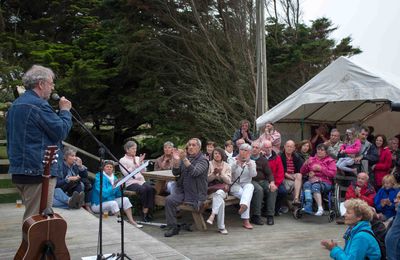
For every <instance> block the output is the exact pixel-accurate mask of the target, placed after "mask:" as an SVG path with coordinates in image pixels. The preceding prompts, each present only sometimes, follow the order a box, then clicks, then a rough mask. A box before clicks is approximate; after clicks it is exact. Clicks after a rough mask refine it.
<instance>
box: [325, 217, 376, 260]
mask: <svg viewBox="0 0 400 260" xmlns="http://www.w3.org/2000/svg"><path fill="white" fill-rule="evenodd" d="M362 230H368V231H369V232H373V231H372V229H371V225H370V224H369V222H368V221H360V222H358V223H357V225H355V226H354V227H353V228H352V229H350V228H349V229H347V231H346V234H347V239H346V238H345V240H346V244H345V245H344V249H341V248H340V247H338V246H335V247H334V248H333V249H332V250H331V254H330V256H331V258H333V259H340V260H342V259H343V260H344V259H348V260H364V259H366V257H368V259H369V260H379V259H381V250H380V248H379V244H378V242H377V241H376V239H375V238H374V237H373V236H372V235H371V234H368V233H367V232H361V231H362ZM345 236H346V235H345Z"/></svg>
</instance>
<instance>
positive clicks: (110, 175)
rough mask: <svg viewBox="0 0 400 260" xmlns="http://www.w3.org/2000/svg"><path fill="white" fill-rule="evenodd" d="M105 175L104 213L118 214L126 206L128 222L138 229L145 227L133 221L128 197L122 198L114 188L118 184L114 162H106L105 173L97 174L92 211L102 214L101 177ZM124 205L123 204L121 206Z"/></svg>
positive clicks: (103, 192)
mask: <svg viewBox="0 0 400 260" xmlns="http://www.w3.org/2000/svg"><path fill="white" fill-rule="evenodd" d="M101 174H103V185H102V186H103V187H102V195H103V196H102V201H103V203H102V207H103V212H109V211H111V213H112V214H115V213H118V212H119V209H120V207H121V206H122V204H123V206H124V208H123V210H124V212H125V214H126V216H127V217H128V222H129V223H130V224H132V225H134V226H135V227H137V228H141V227H143V225H139V224H137V223H136V221H135V220H134V219H133V216H132V210H131V208H132V204H131V202H130V201H129V199H128V198H127V197H122V194H121V191H120V189H119V188H114V185H115V184H116V182H117V177H116V176H114V162H113V161H105V162H104V166H103V172H98V173H97V174H96V180H95V183H94V187H93V192H92V211H93V212H95V213H100V175H101ZM121 203H122V204H121Z"/></svg>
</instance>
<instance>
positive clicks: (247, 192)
mask: <svg viewBox="0 0 400 260" xmlns="http://www.w3.org/2000/svg"><path fill="white" fill-rule="evenodd" d="M369 131H370V130H369V128H368V127H364V126H361V127H360V128H359V129H357V128H355V127H352V128H350V129H347V130H346V131H345V133H344V135H343V136H342V134H341V132H340V131H339V130H338V129H335V128H333V129H329V127H328V126H327V125H325V124H321V125H319V126H318V127H317V128H316V129H315V133H314V134H312V135H311V138H310V139H309V140H308V139H306V140H299V141H298V142H296V141H295V140H283V139H282V137H283V136H282V135H281V133H280V132H279V129H277V128H275V125H274V124H273V122H267V123H266V124H265V126H264V128H263V129H262V131H261V134H260V136H259V137H256V135H255V134H254V133H253V132H251V125H250V122H249V121H248V120H242V121H241V122H240V126H239V128H238V129H237V130H235V132H234V133H233V136H232V140H227V141H224V142H214V141H208V142H207V143H206V145H205V147H204V148H206V149H204V152H202V148H203V147H202V142H201V141H200V140H199V139H197V138H191V139H190V140H189V141H188V142H187V144H186V147H185V149H178V148H175V147H174V144H173V143H172V142H170V141H167V142H165V143H164V147H163V148H164V153H163V155H162V156H160V157H159V158H157V159H156V160H155V165H154V169H155V170H172V173H173V174H174V175H175V176H176V181H170V182H168V183H167V186H166V187H165V191H166V192H167V194H169V195H168V196H167V197H166V201H165V215H166V222H167V227H168V228H167V230H166V232H165V236H166V237H171V236H174V235H178V234H179V231H180V226H179V225H178V222H177V214H179V207H178V206H179V205H180V204H182V203H184V204H186V205H189V206H191V207H193V210H197V211H200V212H201V211H202V207H203V205H204V203H205V202H206V200H207V199H210V200H211V201H212V206H211V211H210V213H209V214H210V215H209V217H208V219H207V221H206V223H207V224H209V225H213V224H214V220H215V219H216V220H217V221H216V222H217V226H218V231H219V232H220V233H221V234H224V235H226V234H228V230H227V227H226V226H225V199H226V198H227V197H228V196H229V195H232V196H234V197H236V198H238V199H239V205H238V214H239V215H240V218H241V219H242V225H243V227H244V228H245V229H253V228H254V227H253V225H252V224H254V225H264V224H267V225H274V217H277V216H280V215H281V214H285V213H287V212H288V211H293V210H295V209H300V210H301V211H302V212H303V213H305V214H310V215H315V216H322V215H324V213H326V211H327V209H326V206H325V207H324V203H323V199H324V197H325V196H327V194H328V193H329V192H330V191H333V189H334V185H335V181H334V178H335V176H337V175H342V176H352V177H353V178H354V181H353V182H351V183H350V184H349V186H348V188H347V191H346V194H345V197H344V198H343V199H342V200H343V201H344V202H343V203H342V205H341V210H340V211H339V212H338V213H337V214H338V215H341V216H343V217H342V218H338V221H337V223H338V224H341V223H343V222H344V224H346V225H347V226H348V228H347V230H346V232H345V235H344V239H345V246H344V248H343V249H342V248H340V247H338V246H337V243H336V242H333V241H332V240H323V241H321V244H322V246H323V247H325V248H326V249H328V250H330V256H331V257H332V258H334V259H365V258H369V259H380V258H381V256H383V255H384V256H385V257H387V259H400V258H399V254H400V242H399V234H400V230H399V229H400V226H399V225H398V224H399V218H400V217H398V215H399V211H400V209H399V200H400V188H399V183H398V182H399V179H400V178H399V176H400V149H399V139H398V136H396V137H391V138H389V139H387V137H386V136H385V135H383V134H376V135H375V136H374V137H373V139H371V138H369V136H368V133H369ZM218 143H223V144H224V147H223V148H220V147H218V145H217V144H218ZM282 144H283V146H282ZM124 150H125V153H126V154H125V156H124V157H123V158H121V160H120V161H119V163H120V165H123V166H124V167H121V168H120V171H121V172H122V174H123V175H127V174H128V173H130V172H132V171H133V170H134V169H136V168H137V167H138V166H140V164H141V163H142V162H143V160H144V158H145V155H144V154H143V155H140V156H136V151H137V144H136V143H135V142H133V141H128V142H127V143H126V144H125V146H124ZM105 167H106V168H105V171H104V172H103V173H102V174H104V177H105V180H106V181H105V184H103V189H104V190H105V191H106V192H108V195H107V196H105V200H104V202H103V203H105V204H104V206H103V209H104V208H105V209H106V210H109V211H110V213H112V214H114V213H116V212H117V210H119V207H120V206H121V205H120V204H121V201H122V199H123V198H122V194H121V193H119V192H118V191H116V190H113V188H112V183H114V175H113V167H110V165H105ZM99 174H100V173H99ZM87 177H88V176H87V171H86V167H85V166H84V165H83V164H82V160H80V159H79V158H78V157H76V151H73V150H69V149H66V151H65V153H64V174H63V177H62V178H59V179H58V181H57V186H56V190H55V194H54V206H58V207H66V208H68V207H69V208H80V207H82V206H85V207H86V208H87V209H89V210H90V209H91V210H93V211H94V212H98V211H99V200H98V196H99V194H98V193H99V182H98V177H96V182H95V183H94V184H91V183H90V182H89V181H87ZM92 185H93V186H94V188H93V193H92V192H91V191H92ZM126 189H128V190H131V191H135V192H137V194H138V197H139V199H140V202H141V206H142V212H141V213H142V218H143V221H145V222H148V221H151V219H152V215H151V212H152V209H153V206H154V196H155V190H154V188H153V186H152V185H151V183H148V182H147V181H146V180H145V179H144V178H143V176H142V175H141V174H140V173H138V174H137V175H136V176H135V177H134V178H131V179H130V180H128V181H127V183H126ZM90 193H92V194H91V195H90ZM90 198H91V207H90V206H89V205H90ZM125 203H126V204H125ZM123 204H124V207H123V210H124V211H125V212H127V211H129V210H128V209H130V207H132V205H131V203H128V201H125V199H123ZM127 216H128V219H129V222H130V223H132V224H133V225H135V226H139V225H138V224H137V223H136V222H135V220H134V219H133V217H132V215H131V214H127ZM371 223H372V224H371ZM376 223H380V224H382V225H380V227H381V228H380V231H377V229H376V228H375V224H376ZM374 232H375V233H376V234H374ZM378 233H379V239H378ZM382 234H383V235H382ZM385 235H386V237H391V239H390V241H388V239H387V238H386V239H385ZM392 238H397V239H395V240H394V239H392ZM382 240H383V241H382ZM385 243H386V245H387V247H386V248H387V250H386V249H384V248H385V246H384V245H385ZM381 245H383V246H381ZM389 245H390V249H389ZM378 249H379V250H378ZM382 251H383V252H382ZM386 253H387V254H386Z"/></svg>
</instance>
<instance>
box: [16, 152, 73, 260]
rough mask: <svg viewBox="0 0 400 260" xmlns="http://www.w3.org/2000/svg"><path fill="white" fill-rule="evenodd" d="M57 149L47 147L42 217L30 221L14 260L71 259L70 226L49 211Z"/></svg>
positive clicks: (32, 218) (27, 222)
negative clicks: (50, 186) (52, 168)
mask: <svg viewBox="0 0 400 260" xmlns="http://www.w3.org/2000/svg"><path fill="white" fill-rule="evenodd" d="M56 152H57V146H55V145H52V146H48V147H47V150H46V152H45V157H44V173H43V182H42V194H41V198H40V210H39V214H38V215H35V216H32V217H29V218H27V219H26V220H25V221H24V224H23V225H22V242H21V245H20V247H19V249H18V251H17V253H16V255H15V257H14V259H15V260H20V259H23V260H31V259H32V260H39V259H40V260H56V259H57V260H64V259H71V258H70V255H69V252H68V249H67V246H66V244H65V234H66V232H67V222H66V221H65V220H64V219H63V218H62V217H61V216H60V215H59V214H57V213H54V212H53V210H52V209H51V208H47V197H48V191H49V178H50V166H51V164H52V163H54V162H56V161H57V160H56Z"/></svg>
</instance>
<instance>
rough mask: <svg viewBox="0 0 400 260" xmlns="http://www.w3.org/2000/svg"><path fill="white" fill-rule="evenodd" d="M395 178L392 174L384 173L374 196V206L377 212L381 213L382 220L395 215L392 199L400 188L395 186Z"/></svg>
mask: <svg viewBox="0 0 400 260" xmlns="http://www.w3.org/2000/svg"><path fill="white" fill-rule="evenodd" d="M396 184H397V183H396V179H395V178H394V176H393V175H386V176H385V177H383V180H382V185H383V186H382V188H380V189H379V191H378V193H377V194H376V196H375V199H374V202H375V208H376V211H377V212H378V213H382V214H383V216H384V219H383V220H386V219H389V218H391V217H393V216H394V215H396V209H395V206H394V204H395V203H394V200H395V198H396V195H397V193H398V192H399V191H400V189H398V188H395V185H396Z"/></svg>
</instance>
